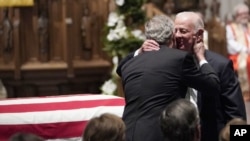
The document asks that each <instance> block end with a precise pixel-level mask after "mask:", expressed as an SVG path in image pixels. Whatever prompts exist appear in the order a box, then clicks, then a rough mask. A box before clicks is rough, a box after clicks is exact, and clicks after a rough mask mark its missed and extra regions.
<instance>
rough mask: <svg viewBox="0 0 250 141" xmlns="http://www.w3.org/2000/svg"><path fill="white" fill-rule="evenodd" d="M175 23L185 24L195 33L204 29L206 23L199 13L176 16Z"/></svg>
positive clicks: (182, 13)
mask: <svg viewBox="0 0 250 141" xmlns="http://www.w3.org/2000/svg"><path fill="white" fill-rule="evenodd" d="M175 21H182V22H185V23H187V24H188V25H189V26H192V28H193V29H194V30H195V31H197V30H199V29H204V22H203V20H202V18H201V16H200V15H199V14H198V13H197V12H189V11H188V12H180V13H178V14H177V15H176V18H175Z"/></svg>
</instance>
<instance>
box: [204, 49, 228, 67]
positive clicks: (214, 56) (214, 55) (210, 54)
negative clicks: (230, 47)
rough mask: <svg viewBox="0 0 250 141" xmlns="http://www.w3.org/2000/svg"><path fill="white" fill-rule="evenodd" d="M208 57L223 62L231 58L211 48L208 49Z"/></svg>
mask: <svg viewBox="0 0 250 141" xmlns="http://www.w3.org/2000/svg"><path fill="white" fill-rule="evenodd" d="M206 59H207V61H209V60H212V61H216V62H217V63H223V64H225V63H229V62H230V59H228V58H226V57H225V56H223V55H221V54H219V53H216V52H213V51H209V50H207V51H206Z"/></svg>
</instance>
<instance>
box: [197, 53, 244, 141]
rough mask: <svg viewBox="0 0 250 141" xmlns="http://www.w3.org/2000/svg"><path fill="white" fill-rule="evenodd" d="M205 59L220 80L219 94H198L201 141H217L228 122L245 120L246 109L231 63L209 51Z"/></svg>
mask: <svg viewBox="0 0 250 141" xmlns="http://www.w3.org/2000/svg"><path fill="white" fill-rule="evenodd" d="M205 58H206V60H207V61H208V63H209V64H210V65H211V66H212V67H213V68H214V70H215V71H216V73H217V75H218V77H219V79H220V86H221V92H220V93H218V94H216V95H215V97H207V95H208V94H207V92H205V93H204V92H199V93H198V108H199V111H200V117H201V141H218V136H219V132H220V130H221V129H222V128H223V127H224V126H225V124H226V123H227V122H228V121H229V120H231V119H233V118H235V117H240V118H243V119H245V120H246V109H245V104H244V100H243V96H242V92H241V88H240V84H239V81H238V78H237V76H236V74H235V72H234V70H233V64H232V61H231V60H229V59H228V58H225V57H224V56H222V55H219V54H217V53H215V52H212V51H209V50H206V52H205ZM216 129H217V130H216Z"/></svg>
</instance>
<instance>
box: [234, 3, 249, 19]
mask: <svg viewBox="0 0 250 141" xmlns="http://www.w3.org/2000/svg"><path fill="white" fill-rule="evenodd" d="M240 9H244V10H246V11H249V7H248V6H247V5H246V4H244V3H240V4H238V5H236V6H235V7H234V9H233V16H236V15H237V14H238V11H239V10H240Z"/></svg>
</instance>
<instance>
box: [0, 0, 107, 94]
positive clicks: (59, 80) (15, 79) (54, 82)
mask: <svg viewBox="0 0 250 141" xmlns="http://www.w3.org/2000/svg"><path fill="white" fill-rule="evenodd" d="M108 12H109V0H91V1H90V0H35V3H34V5H33V6H31V7H0V78H1V79H2V80H3V82H4V83H5V85H6V86H7V89H8V92H9V94H10V95H9V97H19V96H20V97H21V96H33V95H51V94H53V93H54V94H60V93H72V92H73V91H74V92H81V93H85V92H90V91H92V92H99V87H100V85H101V84H102V83H103V81H104V80H105V78H106V77H107V76H108V74H109V70H110V63H109V61H108V60H107V59H106V58H107V57H106V53H105V52H103V50H102V47H103V44H102V41H101V38H102V29H103V26H104V24H105V23H106V19H107V16H108ZM57 74H60V75H59V77H58V75H57ZM90 74H91V75H90ZM44 76H46V77H44ZM96 76H98V78H99V79H96ZM90 80H91V81H90ZM82 85H85V86H87V88H85V87H83V86H82ZM79 86H82V87H79ZM89 88H91V89H89Z"/></svg>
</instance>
